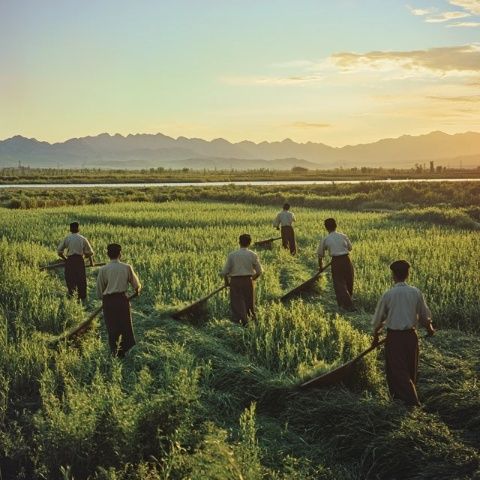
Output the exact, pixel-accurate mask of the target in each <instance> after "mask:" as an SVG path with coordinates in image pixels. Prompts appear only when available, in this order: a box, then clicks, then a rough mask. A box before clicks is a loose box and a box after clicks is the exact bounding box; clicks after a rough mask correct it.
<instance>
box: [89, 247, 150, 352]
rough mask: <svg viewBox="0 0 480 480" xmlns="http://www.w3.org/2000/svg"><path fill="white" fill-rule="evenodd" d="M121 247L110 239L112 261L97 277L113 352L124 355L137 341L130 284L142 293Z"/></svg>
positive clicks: (109, 251) (108, 249)
mask: <svg viewBox="0 0 480 480" xmlns="http://www.w3.org/2000/svg"><path fill="white" fill-rule="evenodd" d="M121 252H122V247H121V246H120V245H118V244H117V243H111V244H110V245H108V247H107V255H108V257H109V258H110V263H108V264H107V265H105V266H104V267H102V268H101V269H100V270H99V272H98V277H97V295H98V297H99V298H101V299H102V305H103V318H104V320H105V326H106V328H107V333H108V343H109V345H110V350H111V352H112V354H113V355H116V356H118V357H124V356H125V354H126V353H127V352H128V351H129V350H130V349H131V348H132V347H133V346H134V345H135V336H134V333H133V326H132V316H131V313H130V302H129V300H128V297H127V293H126V292H127V290H128V286H129V285H131V287H132V288H133V290H135V292H136V293H137V295H138V294H139V293H140V289H141V287H142V286H141V285H140V281H139V280H138V277H137V275H136V274H135V272H134V271H133V268H132V267H131V266H130V265H128V264H127V263H123V262H121V261H120V257H121Z"/></svg>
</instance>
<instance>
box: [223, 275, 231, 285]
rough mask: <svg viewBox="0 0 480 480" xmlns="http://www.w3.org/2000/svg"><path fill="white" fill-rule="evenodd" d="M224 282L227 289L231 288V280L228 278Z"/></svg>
mask: <svg viewBox="0 0 480 480" xmlns="http://www.w3.org/2000/svg"><path fill="white" fill-rule="evenodd" d="M223 281H224V282H225V286H226V287H229V286H230V279H229V278H228V277H223Z"/></svg>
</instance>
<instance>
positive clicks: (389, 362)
mask: <svg viewBox="0 0 480 480" xmlns="http://www.w3.org/2000/svg"><path fill="white" fill-rule="evenodd" d="M418 355H419V349H418V337H417V332H416V331H415V330H414V329H410V330H390V329H388V330H387V341H386V343H385V370H386V374H387V383H388V389H389V390H390V395H391V396H392V397H393V398H395V399H398V400H402V401H403V402H404V403H405V405H408V406H415V405H420V402H419V400H418V395H417V389H416V387H415V384H416V382H417V372H418Z"/></svg>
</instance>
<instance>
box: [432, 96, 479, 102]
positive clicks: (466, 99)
mask: <svg viewBox="0 0 480 480" xmlns="http://www.w3.org/2000/svg"><path fill="white" fill-rule="evenodd" d="M427 98H429V99H430V100H440V101H444V102H455V103H476V102H480V95H463V96H457V97H441V96H433V95H430V96H428V97H427Z"/></svg>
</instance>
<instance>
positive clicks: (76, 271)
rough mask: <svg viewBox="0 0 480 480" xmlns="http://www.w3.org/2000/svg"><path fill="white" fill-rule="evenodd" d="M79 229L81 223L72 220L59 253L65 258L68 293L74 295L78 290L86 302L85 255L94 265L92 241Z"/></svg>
mask: <svg viewBox="0 0 480 480" xmlns="http://www.w3.org/2000/svg"><path fill="white" fill-rule="evenodd" d="M79 231H80V225H79V223H78V222H72V223H71V224H70V234H69V235H67V236H66V237H65V239H64V240H63V241H62V242H61V243H60V245H59V246H58V248H57V253H58V256H59V257H60V258H63V260H65V283H66V284H67V289H68V294H69V295H70V296H73V295H74V294H75V291H76V292H77V295H78V299H79V300H80V301H81V302H83V303H84V302H85V300H86V298H87V275H86V272H85V261H84V259H83V257H86V258H88V259H89V260H90V265H92V266H93V264H94V263H93V250H92V247H91V245H90V242H89V241H88V240H87V239H86V238H85V237H84V236H83V235H80V233H79ZM65 250H66V252H65Z"/></svg>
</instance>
